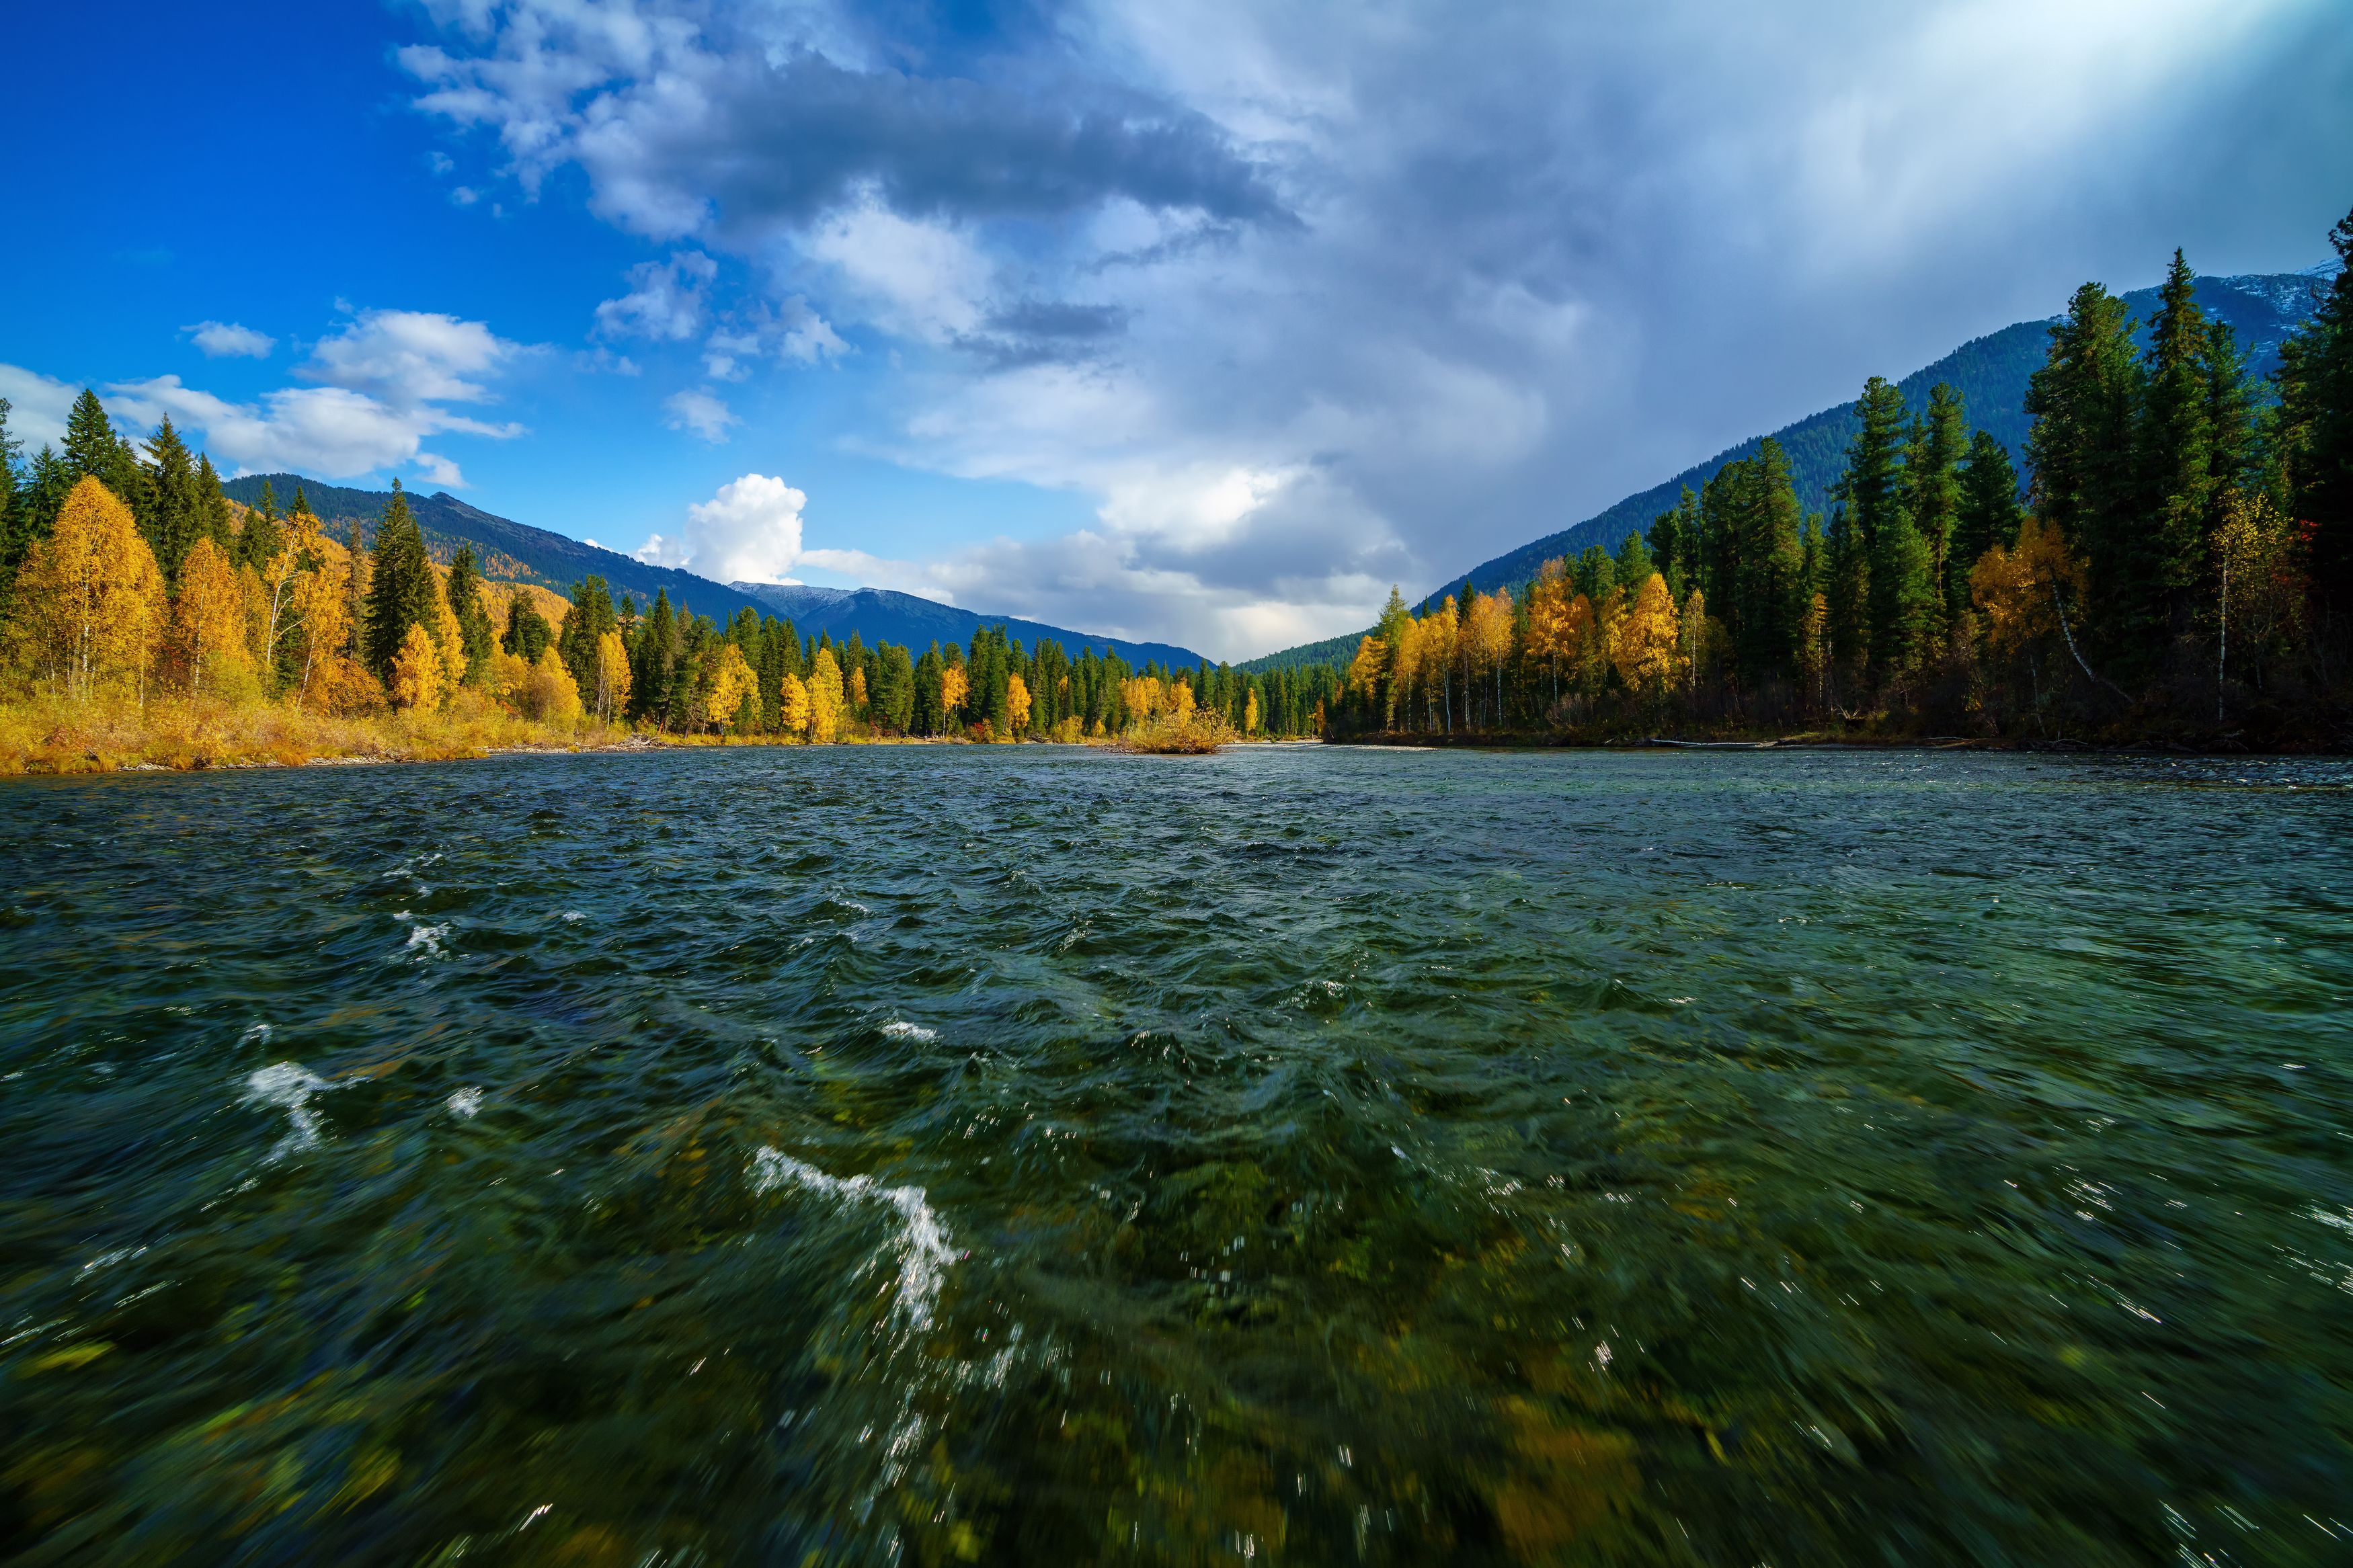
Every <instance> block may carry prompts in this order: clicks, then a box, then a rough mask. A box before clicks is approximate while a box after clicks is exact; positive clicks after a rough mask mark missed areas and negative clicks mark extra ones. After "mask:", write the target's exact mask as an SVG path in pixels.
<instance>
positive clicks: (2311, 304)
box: [1240, 267, 2335, 670]
mask: <svg viewBox="0 0 2353 1568" xmlns="http://www.w3.org/2000/svg"><path fill="white" fill-rule="evenodd" d="M2334 271H2335V269H2334V268H2333V267H2332V268H2315V269H2314V270H2312V271H2309V272H2286V273H2263V274H2255V275H2251V276H2245V277H2236V278H2200V279H2198V282H2197V289H2196V296H2197V300H2198V303H2199V304H2200V306H2201V307H2202V308H2203V309H2204V310H2205V311H2206V312H2207V314H2208V315H2210V316H2211V317H2214V318H2216V319H2217V320H2220V321H2226V322H2228V323H2229V324H2230V326H2231V329H2232V331H2234V332H2236V333H2237V334H2238V340H2239V346H2240V347H2241V349H2242V350H2243V351H2245V352H2246V354H2247V358H2248V368H2249V369H2250V370H2251V371H2252V372H2253V374H2256V375H2259V376H2260V375H2268V374H2271V373H2272V372H2273V371H2274V370H2275V369H2277V368H2278V365H2279V346H2280V343H2281V342H2282V341H2283V340H2284V338H2286V336H2287V335H2288V333H2289V332H2290V331H2294V330H2295V328H2296V327H2297V326H2299V325H2300V324H2302V323H2303V322H2304V321H2306V320H2308V319H2309V318H2310V317H2311V315H2312V312H2313V310H2314V309H2315V308H2316V306H2317V305H2318V303H2319V301H2320V296H2321V293H2322V291H2323V290H2324V289H2327V283H2328V279H2329V278H2330V277H2331V276H2333V275H2334ZM2124 300H2125V305H2126V309H2127V310H2129V311H2131V313H2132V314H2133V315H2134V316H2135V317H2137V319H2138V320H2139V321H2140V322H2141V330H2140V332H2139V333H2138V336H2139V338H2140V340H2141V341H2142V342H2144V343H2145V342H2146V339H2147V320H2148V318H2149V316H2150V315H2151V314H2152V313H2153V312H2154V311H2155V310H2156V309H2157V302H2158V300H2157V290H2156V289H2136V290H2135V291H2133V292H2132V293H2129V294H2126V295H2125V296H2124ZM2053 319H2055V318H2053ZM2050 328H2051V321H2050V320H2044V321H2020V322H2018V323H2016V324H2014V325H2012V326H2008V327H2004V328H2002V329H2001V330H2000V331H1997V332H1989V333H1988V334H1987V335H1986V336H1984V337H1981V338H1975V339H1972V340H1971V341H1970V342H1966V343H1963V344H1962V345H1961V346H1960V347H1959V348H1957V349H1955V350H1954V351H1953V352H1952V353H1948V354H1947V355H1946V356H1945V357H1944V358H1942V359H1940V360H1938V361H1936V363H1934V364H1930V365H1927V366H1926V367H1924V368H1922V369H1920V370H1917V371H1915V372H1914V373H1913V374H1910V375H1908V376H1905V378H1904V380H1903V381H1902V382H1901V383H1900V384H1899V385H1900V387H1901V389H1902V391H1903V394H1904V401H1905V405H1906V406H1907V407H1908V408H1910V410H1911V411H1912V412H1913V413H1915V414H1919V413H1922V412H1925V411H1926V408H1927V406H1928V391H1929V388H1931V387H1933V386H1935V385H1936V384H1937V383H1939V382H1945V383H1948V384H1951V385H1952V387H1953V388H1954V389H1955V390H1956V391H1957V392H1958V393H1960V395H1961V396H1962V398H1963V400H1964V402H1965V403H1966V405H1967V408H1968V421H1969V423H1970V425H1971V426H1977V427H1980V428H1983V429H1985V430H1989V431H1990V432H1992V434H1993V435H1994V437H1996V438H1997V439H1999V440H2000V442H2001V443H2002V445H2003V446H2005V447H2009V448H2010V456H2011V458H2013V459H2014V460H2021V467H2022V466H2023V465H2022V458H2023V457H2024V453H2025V447H2026V429H2027V418H2026V408H2025V404H2026V383H2027V379H2028V378H2029V377H2030V376H2031V375H2032V374H2034V372H2035V371H2036V369H2037V368H2039V367H2040V366H2041V365H2042V359H2043V353H2044V352H2045V351H2046V350H2047V349H2048V348H2049V346H2050ZM1855 428H1856V425H1855V416H1854V405H1853V404H1852V403H1843V404H1841V405H1838V406H1837V407H1835V408H1826V409H1824V410H1822V411H1821V412H1820V413H1819V414H1814V415H1810V416H1807V417H1805V418H1803V419H1800V420H1799V421H1797V422H1796V423H1795V424H1792V425H1788V426H1783V427H1782V428H1780V429H1778V430H1777V431H1775V432H1773V437H1774V438H1775V439H1776V440H1778V441H1779V442H1780V444H1781V447H1782V450H1783V451H1784V452H1785V453H1787V454H1788V459H1789V470H1790V473H1789V477H1790V482H1791V484H1792V486H1793V487H1794V488H1795V489H1796V490H1797V492H1798V500H1799V504H1800V505H1801V506H1803V507H1804V508H1805V509H1806V510H1809V511H1827V510H1829V508H1830V492H1831V487H1832V486H1833V485H1834V484H1835V483H1836V482H1837V480H1838V477H1839V474H1840V472H1841V469H1842V468H1843V467H1844V464H1845V460H1846V449H1847V444H1848V443H1849V442H1850V441H1852V439H1853V438H1854V433H1855ZM1763 441H1764V437H1762V436H1753V437H1749V438H1748V439H1747V440H1746V441H1743V442H1741V443H1740V444H1739V445H1738V446H1736V447H1731V448H1729V449H1727V450H1725V451H1722V452H1719V453H1717V454H1716V455H1715V457H1713V458H1709V459H1708V460H1707V461H1705V462H1704V463H1698V464H1694V466H1693V467H1691V468H1685V469H1684V470H1683V472H1682V473H1680V474H1677V475H1675V476H1674V478H1672V479H1668V480H1667V481H1665V482H1664V483H1663V484H1659V485H1654V486H1652V487H1651V489H1646V490H1643V491H1641V492H1640V493H1639V494H1635V495H1630V496H1628V497H1627V498H1626V499H1625V500H1621V501H1620V502H1618V504H1617V505H1615V506H1613V507H1610V508H1609V510H1606V511H1603V512H1601V513H1599V515H1597V516H1594V517H1590V518H1588V519H1587V520H1586V521H1583V522H1580V523H1577V524H1575V525H1574V526H1572V527H1569V528H1565V529H1562V530H1560V531H1558V532H1556V533H1548V534H1546V535H1545V536H1544V537H1543V538H1541V539H1537V540H1533V541H1531V542H1528V543H1526V544H1523V545H1521V546H1520V547H1519V548H1518V549H1516V550H1513V551H1509V552H1505V553H1504V554H1502V555H1498V556H1496V557H1494V558H1493V560H1490V561H1484V562H1482V563H1480V564H1478V565H1477V566H1474V567H1472V569H1471V570H1470V571H1469V572H1467V573H1465V574H1462V575H1461V576H1456V577H1452V578H1450V579H1448V580H1447V582H1446V583H1445V584H1443V585H1442V586H1440V587H1439V588H1437V589H1434V590H1432V591H1431V593H1430V595H1429V597H1430V599H1435V598H1437V597H1438V596H1440V595H1443V594H1446V593H1450V592H1456V591H1459V590H1460V588H1461V584H1462V583H1463V582H1464V581H1465V580H1466V579H1467V580H1468V581H1470V582H1472V583H1473V584H1477V585H1478V586H1479V587H1480V588H1482V589H1487V590H1491V591H1492V590H1493V589H1495V588H1499V587H1503V586H1504V585H1506V584H1513V585H1516V584H1523V583H1525V582H1526V581H1528V579H1530V578H1531V577H1534V576H1535V572H1536V568H1537V567H1538V566H1540V565H1542V564H1543V563H1545V562H1546V561H1549V560H1551V559H1552V558H1553V557H1555V556H1567V557H1573V556H1575V555H1577V554H1578V553H1579V552H1582V551H1584V550H1585V549H1586V548H1587V547H1588V546H1589V545H1597V544H1598V545H1599V546H1600V547H1601V548H1602V549H1603V550H1605V551H1614V550H1615V549H1617V547H1618V546H1619V544H1620V542H1623V541H1624V539H1625V537H1626V536H1627V535H1628V534H1630V533H1632V532H1634V531H1637V530H1640V529H1646V528H1648V527H1649V526H1650V525H1651V520H1652V519H1654V518H1656V517H1657V516H1658V515H1659V514H1660V513H1661V512H1662V511H1666V510H1671V509H1672V507H1673V506H1674V504H1675V502H1676V500H1678V499H1679V498H1680V497H1681V496H1682V494H1683V489H1684V487H1685V486H1689V487H1690V488H1691V489H1694V490H1698V489H1701V488H1702V487H1703V486H1704V485H1705V484H1706V483H1707V481H1708V480H1709V479H1714V478H1715V474H1716V470H1718V469H1719V468H1723V467H1724V466H1725V465H1726V464H1727V463H1734V462H1739V461H1742V460H1743V459H1746V458H1753V457H1755V456H1756V455H1757V447H1759V446H1760V445H1762V444H1763ZM1426 602H1427V601H1425V604H1426ZM1419 607H1422V606H1421V605H1417V608H1419ZM1363 636H1364V633H1362V632H1351V633H1349V634H1348V635H1347V636H1345V637H1327V638H1325V639H1324V640H1323V641H1322V642H1315V643H1307V644H1303V645H1302V646H1300V647H1293V648H1285V649H1283V650H1282V652H1280V653H1272V654H1268V655H1266V656H1265V657H1264V658H1256V659H1252V660H1250V662H1249V663H1247V664H1244V665H1242V666H1240V668H1243V669H1248V670H1267V669H1277V668H1294V667H1296V666H1299V665H1303V664H1318V663H1332V662H1338V663H1345V662H1346V660H1347V659H1348V658H1349V657H1350V656H1351V655H1352V654H1354V653H1355V652H1356V644H1357V641H1358V639H1359V638H1361V637H1363Z"/></svg>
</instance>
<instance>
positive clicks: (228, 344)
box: [180, 321, 278, 359]
mask: <svg viewBox="0 0 2353 1568" xmlns="http://www.w3.org/2000/svg"><path fill="white" fill-rule="evenodd" d="M180 330H181V331H184V332H185V333H187V334H188V335H189V337H190V338H191V339H192V340H193V341H194V342H195V345H196V347H198V348H200V349H202V350H204V352H205V355H206V358H208V359H237V358H243V359H268V358H269V352H270V351H271V350H272V349H274V348H276V347H277V346H278V340H277V339H276V338H273V337H271V336H270V335H269V333H268V332H258V331H254V330H253V329H252V328H251V327H240V326H238V325H237V323H236V322H234V321H198V322H197V323H196V324H195V326H193V327H182V328H181V329H180Z"/></svg>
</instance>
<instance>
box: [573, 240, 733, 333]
mask: <svg viewBox="0 0 2353 1568" xmlns="http://www.w3.org/2000/svg"><path fill="white" fill-rule="evenodd" d="M718 276H719V264H718V263H717V262H715V261H713V260H712V259H711V258H709V257H708V256H705V255H703V254H702V252H701V251H696V250H681V251H679V252H676V253H674V254H673V255H672V256H671V257H670V259H669V260H667V261H641V262H639V263H638V265H637V266H635V267H632V268H629V291H628V293H626V294H624V295H622V296H621V297H620V298H619V299H617V300H606V301H605V302H604V303H603V304H601V305H599V306H597V307H596V331H598V332H599V333H600V334H602V335H604V336H606V337H614V338H632V337H633V338H653V339H657V340H666V341H668V342H681V341H682V340H684V339H687V338H691V337H692V336H694V334H695V333H696V332H697V331H700V330H701V329H702V312H703V300H704V295H705V292H706V291H707V290H708V289H710V287H711V280H712V279H714V278H716V277H718Z"/></svg>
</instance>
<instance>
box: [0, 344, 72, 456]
mask: <svg viewBox="0 0 2353 1568" xmlns="http://www.w3.org/2000/svg"><path fill="white" fill-rule="evenodd" d="M79 391H80V388H79V387H75V386H69V385H68V384H66V383H64V382H62V381H53V380H51V379H50V378H49V377H47V376H46V375H43V374H40V373H39V372H38V371H32V370H24V369H21V368H19V367H18V366H16V365H13V364H0V397H5V398H6V399H7V400H8V434H9V435H10V437H13V438H15V439H16V440H18V441H22V442H23V443H24V444H25V447H26V450H27V451H38V450H40V448H41V447H42V446H43V445H45V444H46V445H47V446H51V447H55V446H58V445H61V444H62V443H63V442H64V440H65V438H66V416H67V415H68V414H69V413H70V412H71V411H72V409H73V402H74V398H75V396H76V395H77V394H79Z"/></svg>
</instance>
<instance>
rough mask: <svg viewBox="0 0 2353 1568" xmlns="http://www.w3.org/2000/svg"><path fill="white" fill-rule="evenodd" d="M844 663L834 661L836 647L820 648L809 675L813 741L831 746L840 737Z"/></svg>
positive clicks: (811, 742)
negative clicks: (842, 669)
mask: <svg viewBox="0 0 2353 1568" xmlns="http://www.w3.org/2000/svg"><path fill="white" fill-rule="evenodd" d="M841 704H842V690H841V666H840V665H839V664H837V663H835V662H834V658H833V649H831V648H830V647H822V648H819V649H818V653H817V662H816V663H815V664H813V665H811V666H810V667H809V674H808V738H809V743H810V744H812V745H818V746H829V745H831V744H833V742H835V741H837V740H839V739H840V738H841Z"/></svg>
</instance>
